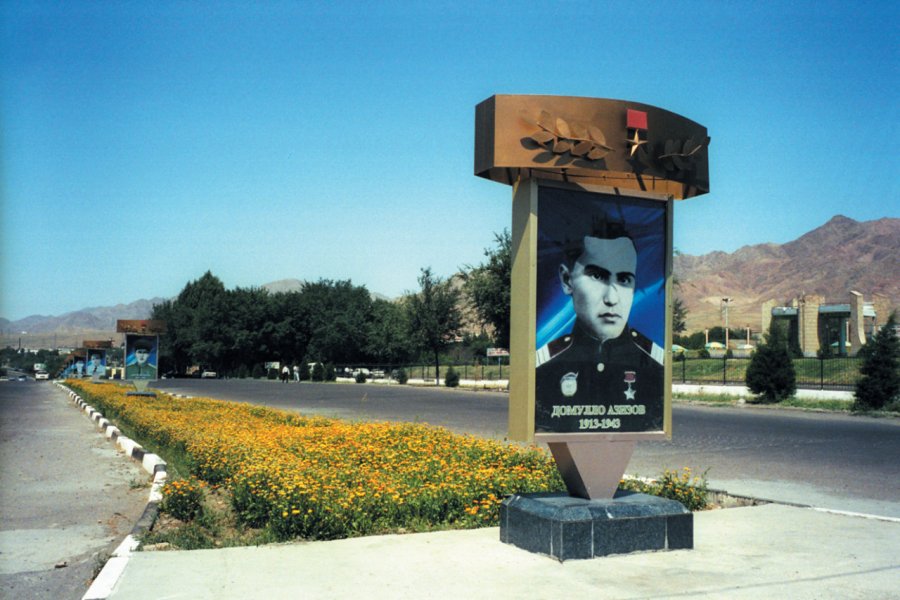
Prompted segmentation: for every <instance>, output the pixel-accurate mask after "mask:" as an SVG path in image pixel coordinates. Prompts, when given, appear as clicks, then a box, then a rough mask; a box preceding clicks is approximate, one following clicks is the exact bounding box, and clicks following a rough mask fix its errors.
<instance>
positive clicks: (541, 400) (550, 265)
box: [535, 186, 671, 433]
mask: <svg viewBox="0 0 900 600" xmlns="http://www.w3.org/2000/svg"><path fill="white" fill-rule="evenodd" d="M539 190H540V191H539V193H538V238H537V281H536V284H537V298H536V305H537V312H536V323H535V332H536V352H537V354H536V359H535V366H536V371H535V432H536V433H576V432H577V433H617V432H659V431H662V430H663V429H664V417H665V393H664V391H665V374H664V373H665V370H664V364H665V360H666V358H665V352H664V351H663V348H664V347H665V345H666V260H667V256H668V252H669V246H670V240H669V239H668V226H667V222H668V221H667V219H668V215H667V210H671V208H670V203H667V202H663V201H658V200H654V199H651V198H639V197H626V196H618V195H614V194H607V193H596V192H589V191H583V190H573V189H565V188H556V187H544V186H542V187H540V188H539Z"/></svg>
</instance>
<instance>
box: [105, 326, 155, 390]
mask: <svg viewBox="0 0 900 600" xmlns="http://www.w3.org/2000/svg"><path fill="white" fill-rule="evenodd" d="M116 331H117V332H118V333H124V334H125V379H127V380H129V381H131V382H132V383H133V384H134V387H135V388H136V390H137V392H129V395H141V396H155V394H154V393H153V392H148V391H147V384H148V383H149V382H150V381H155V380H156V379H158V374H159V334H161V333H165V332H166V322H165V321H159V320H123V319H120V320H118V321H116Z"/></svg>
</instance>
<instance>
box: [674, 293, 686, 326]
mask: <svg viewBox="0 0 900 600" xmlns="http://www.w3.org/2000/svg"><path fill="white" fill-rule="evenodd" d="M687 314H688V311H687V308H685V306H684V302H682V301H681V298H680V297H678V296H675V301H674V302H673V303H672V333H673V334H679V333H683V332H685V331H686V330H687Z"/></svg>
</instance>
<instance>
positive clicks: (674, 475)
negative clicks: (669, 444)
mask: <svg viewBox="0 0 900 600" xmlns="http://www.w3.org/2000/svg"><path fill="white" fill-rule="evenodd" d="M619 489H623V490H628V491H631V492H639V493H642V494H650V495H653V496H659V497H661V498H669V499H671V500H675V501H677V502H681V503H682V504H683V505H684V507H685V508H687V509H688V510H690V511H698V510H704V509H705V508H707V507H708V506H709V486H708V483H707V480H706V472H704V473H703V474H701V475H699V476H696V477H695V476H693V475H692V473H691V470H690V469H689V468H687V467H685V468H684V469H683V470H682V471H681V472H680V473H679V472H678V471H669V470H666V471H665V473H663V476H662V477H661V478H660V479H657V480H655V481H651V482H646V481H641V480H639V479H624V480H622V481H621V482H620V483H619Z"/></svg>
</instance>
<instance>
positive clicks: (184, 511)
mask: <svg viewBox="0 0 900 600" xmlns="http://www.w3.org/2000/svg"><path fill="white" fill-rule="evenodd" d="M204 487H205V484H204V483H203V482H202V481H200V480H199V479H196V478H195V477H189V478H187V479H176V480H173V481H170V482H168V483H167V484H166V485H165V486H163V489H162V496H163V500H162V503H161V504H160V506H159V508H160V510H162V511H163V512H166V513H168V514H170V515H172V516H173V517H175V518H176V519H178V520H180V521H185V522H187V521H192V520H194V519H195V518H197V517H198V516H200V515H201V514H202V512H203V496H204Z"/></svg>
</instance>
